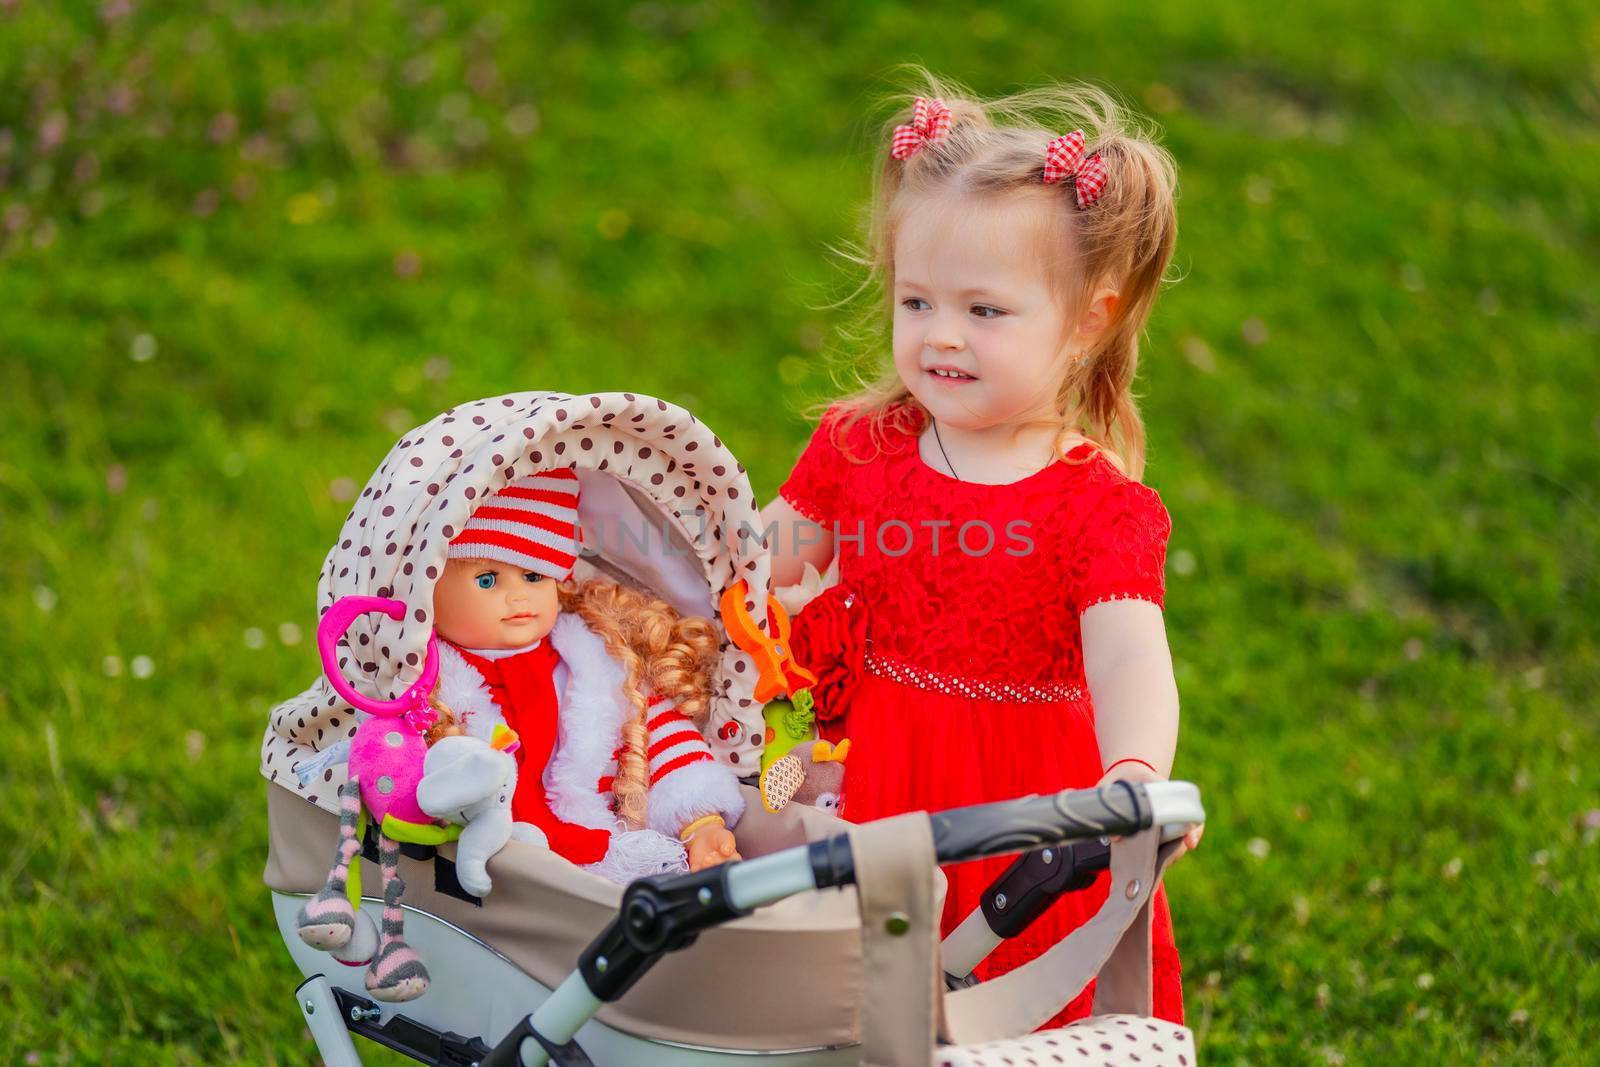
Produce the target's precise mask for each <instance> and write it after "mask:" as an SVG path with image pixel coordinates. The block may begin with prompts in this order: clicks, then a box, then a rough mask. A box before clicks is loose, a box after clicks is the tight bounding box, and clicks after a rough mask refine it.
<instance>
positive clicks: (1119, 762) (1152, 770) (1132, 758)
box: [1101, 756, 1161, 778]
mask: <svg viewBox="0 0 1600 1067" xmlns="http://www.w3.org/2000/svg"><path fill="white" fill-rule="evenodd" d="M1124 763H1143V764H1144V765H1145V766H1146V767H1149V768H1150V773H1151V774H1153V775H1155V776H1157V777H1158V778H1159V777H1160V776H1161V772H1160V771H1158V770H1156V768H1155V764H1153V763H1150V762H1148V761H1146V760H1142V759H1140V758H1139V757H1137V756H1124V757H1122V758H1121V759H1119V760H1117V762H1116V763H1113V764H1112V765H1111V766H1110V767H1107V768H1106V769H1105V770H1104V771H1103V772H1101V773H1102V775H1106V774H1110V773H1111V772H1112V771H1113V770H1115V769H1116V768H1117V767H1119V766H1121V765H1122V764H1124Z"/></svg>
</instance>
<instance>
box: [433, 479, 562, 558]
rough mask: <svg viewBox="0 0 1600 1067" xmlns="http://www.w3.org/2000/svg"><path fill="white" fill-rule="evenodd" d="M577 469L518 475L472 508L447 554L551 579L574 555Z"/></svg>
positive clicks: (451, 556) (450, 556)
mask: <svg viewBox="0 0 1600 1067" xmlns="http://www.w3.org/2000/svg"><path fill="white" fill-rule="evenodd" d="M579 543H580V539H579V536H578V472H577V471H574V470H571V469H570V468H568V469H562V470H552V471H541V472H540V473H538V474H530V475H528V477H526V478H518V479H517V480H516V481H514V482H511V483H510V484H508V485H507V486H505V488H503V489H501V490H500V491H499V492H497V493H495V494H494V495H493V496H491V497H489V498H488V499H487V500H485V501H484V502H483V504H482V505H481V506H479V508H478V510H476V511H474V512H473V513H472V518H470V519H468V520H467V525H466V527H465V528H464V529H463V530H462V531H461V532H460V533H459V534H457V535H456V537H455V539H454V540H452V541H451V542H450V550H449V552H448V556H449V558H450V559H493V560H498V561H500V562H501V563H509V564H511V565H512V566H515V567H526V568H527V569H528V570H530V571H533V572H534V573H536V574H542V575H544V576H545V577H547V578H554V579H555V580H556V581H558V582H559V581H565V580H566V579H567V578H568V577H570V576H571V575H572V565H573V563H574V562H576V561H577V558H578V545H579Z"/></svg>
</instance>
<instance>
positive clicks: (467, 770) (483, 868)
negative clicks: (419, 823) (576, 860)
mask: <svg viewBox="0 0 1600 1067" xmlns="http://www.w3.org/2000/svg"><path fill="white" fill-rule="evenodd" d="M516 788H517V761H516V760H515V759H514V758H513V757H512V756H511V755H510V754H509V753H506V752H500V751H497V750H496V749H493V748H490V747H489V745H488V743H487V742H485V741H483V740H482V739H480V738H476V737H470V736H465V735H462V736H455V737H442V738H440V739H439V740H438V741H436V742H434V744H433V747H432V748H430V749H428V755H427V757H426V759H424V761H423V764H422V781H421V782H420V783H419V784H418V785H417V806H418V807H420V808H422V810H423V811H425V812H427V813H428V814H429V815H431V816H432V817H433V818H435V819H445V820H448V821H449V822H453V823H457V824H458V825H460V826H461V827H462V830H461V836H460V838H458V839H457V841H456V878H457V880H458V881H460V882H461V888H462V889H465V890H466V891H467V892H469V893H471V894H472V895H473V896H477V897H482V896H488V895H489V890H490V888H491V885H490V881H489V869H488V863H489V857H490V856H493V855H494V854H495V853H496V852H499V851H500V849H501V848H503V847H505V843H506V842H507V841H509V840H511V838H512V837H516V838H517V839H518V840H519V841H528V842H530V843H532V844H536V845H544V844H546V841H545V837H544V834H543V833H541V832H540V831H539V829H538V828H537V827H534V826H532V825H530V824H528V823H517V824H516V825H515V826H513V825H512V821H511V794H512V793H513V792H515V790H516Z"/></svg>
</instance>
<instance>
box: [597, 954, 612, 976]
mask: <svg viewBox="0 0 1600 1067" xmlns="http://www.w3.org/2000/svg"><path fill="white" fill-rule="evenodd" d="M609 966H611V961H610V960H608V959H606V958H605V957H604V956H596V957H595V958H594V969H595V970H597V971H599V972H600V973H601V974H605V973H606V968H607V967H609Z"/></svg>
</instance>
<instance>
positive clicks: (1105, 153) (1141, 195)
mask: <svg viewBox="0 0 1600 1067" xmlns="http://www.w3.org/2000/svg"><path fill="white" fill-rule="evenodd" d="M915 74H916V77H917V79H918V80H919V81H920V83H921V84H920V85H919V87H918V88H917V89H916V90H915V92H913V93H910V94H907V96H906V97H905V99H904V101H903V104H904V106H902V107H900V108H899V110H898V112H897V113H896V114H895V115H894V116H893V117H892V118H891V119H890V120H889V121H888V122H886V123H885V124H884V127H883V130H882V134H881V136H880V139H879V142H878V143H879V145H880V146H881V150H882V153H883V166H882V168H881V169H880V170H879V172H878V175H877V179H876V182H875V186H874V191H873V197H872V202H871V210H870V213H869V215H868V218H867V223H866V234H865V242H864V246H863V247H862V248H860V249H858V250H857V251H855V252H854V253H848V254H849V255H850V258H851V259H853V260H854V261H855V262H856V263H857V264H859V265H860V266H861V267H863V268H864V269H865V270H866V277H865V278H864V279H863V280H862V282H861V284H860V285H859V286H858V288H857V289H856V291H855V293H854V294H853V298H859V297H862V296H866V297H868V307H867V308H866V316H865V317H864V324H865V325H866V326H867V329H866V330H865V331H862V333H865V334H866V335H867V336H870V337H871V339H872V340H873V341H874V342H875V345H874V348H875V349H876V350H877V351H879V352H881V351H882V350H883V348H884V347H885V346H884V344H883V342H884V339H885V334H886V332H887V331H886V326H885V324H886V322H887V320H888V318H889V317H892V314H893V302H894V243H895V236H896V232H897V230H898V227H899V224H900V221H901V219H902V218H903V217H904V214H905V210H906V207H907V205H909V204H910V203H911V202H913V200H914V199H915V198H918V197H930V196H938V195H948V194H951V193H960V194H963V195H969V196H979V197H1003V196H1020V195H1028V196H1036V197H1039V198H1041V199H1042V200H1043V202H1044V203H1045V204H1046V206H1047V209H1048V210H1046V211H1045V212H1044V215H1043V217H1044V218H1045V219H1046V220H1047V221H1046V223H1045V226H1044V228H1043V229H1042V230H1041V232H1040V233H1039V234H1038V238H1039V244H1038V246H1037V247H1038V249H1039V250H1040V251H1041V252H1042V256H1041V262H1042V264H1043V267H1044V269H1045V270H1046V271H1047V272H1048V273H1049V275H1050V280H1051V281H1052V283H1053V284H1054V285H1055V286H1056V288H1057V292H1058V298H1059V299H1060V301H1061V306H1062V307H1063V308H1065V309H1066V310H1067V312H1068V321H1069V322H1076V321H1077V320H1078V318H1079V317H1080V316H1081V315H1082V313H1083V311H1084V310H1085V309H1086V307H1087V305H1088V302H1089V300H1090V298H1091V297H1092V295H1093V294H1094V292H1095V291H1096V290H1097V289H1099V288H1101V287H1108V288H1111V289H1115V290H1116V291H1117V294H1118V295H1117V299H1116V304H1115V306H1114V308H1113V309H1112V314H1111V318H1110V320H1109V322H1108V323H1107V324H1106V327H1105V328H1104V329H1103V330H1101V331H1100V332H1099V334H1098V335H1097V336H1096V337H1095V338H1094V340H1093V342H1092V343H1091V344H1090V345H1089V346H1088V347H1087V348H1085V349H1084V351H1083V352H1082V353H1081V355H1080V357H1079V358H1078V359H1075V360H1073V361H1072V362H1070V363H1069V364H1068V367H1067V370H1066V372H1065V374H1064V375H1063V376H1062V380H1061V381H1060V382H1059V383H1057V388H1056V396H1055V406H1056V411H1057V414H1058V416H1059V419H1060V432H1059V434H1058V436H1057V441H1056V444H1057V450H1058V452H1065V450H1066V448H1067V447H1069V445H1070V443H1071V442H1073V441H1074V440H1077V439H1087V440H1088V441H1089V442H1091V443H1093V444H1094V445H1096V446H1097V447H1098V448H1099V449H1100V450H1101V451H1103V452H1105V453H1106V454H1107V455H1108V458H1110V459H1111V460H1112V461H1113V462H1114V463H1116V464H1117V465H1118V466H1119V467H1121V468H1122V469H1123V471H1124V472H1125V473H1127V474H1128V475H1129V476H1130V477H1132V478H1135V479H1137V478H1139V477H1141V476H1142V475H1143V472H1144V458H1145V437H1144V424H1143V423H1142V422H1141V420H1140V418H1139V409H1138V405H1137V404H1136V403H1135V401H1134V395H1133V379H1134V375H1135V373H1136V372H1137V370H1138V364H1139V335H1140V333H1141V332H1142V330H1143V329H1144V325H1145V323H1146V321H1147V320H1148V319H1149V317H1150V310H1151V308H1152V306H1153V305H1154V304H1155V299H1156V296H1157V294H1158V293H1159V291H1160V287H1161V282H1162V278H1163V276H1164V275H1165V273H1166V270H1167V266H1168V264H1169V263H1170V262H1171V260H1172V250H1173V245H1174V243H1175V241H1176V238H1177V230H1178V220H1177V209H1176V195H1177V193H1176V190H1177V167H1176V165H1175V164H1174V163H1173V161H1172V157H1171V156H1170V155H1168V153H1167V152H1166V150H1165V149H1163V148H1162V147H1161V146H1160V145H1158V144H1156V143H1155V139H1154V138H1155V133H1154V131H1153V130H1151V129H1148V128H1146V127H1145V126H1143V125H1141V124H1139V123H1138V122H1137V120H1136V119H1135V118H1134V117H1133V116H1131V115H1130V114H1129V112H1128V111H1127V109H1126V108H1124V107H1123V105H1122V104H1120V103H1119V102H1118V101H1117V99H1116V98H1114V97H1113V96H1112V95H1111V94H1109V93H1108V92H1106V91H1105V90H1103V89H1099V88H1096V87H1094V86H1091V85H1084V84H1062V85H1052V86H1049V87H1046V88H1042V89H1033V90H1029V91H1027V92H1023V93H1018V94H1016V95H1013V96H1007V97H1003V98H1001V99H997V100H989V101H984V100H978V99H976V98H975V97H974V96H973V95H972V94H971V93H969V92H968V91H967V90H965V89H963V88H961V87H960V86H958V85H954V84H951V83H949V82H942V81H940V80H939V79H937V78H935V77H934V76H933V75H932V74H930V73H928V72H927V71H925V70H921V69H917V70H916V71H915ZM917 96H921V97H926V98H929V99H933V98H937V99H940V100H942V101H943V102H944V105H945V106H946V107H948V108H949V109H950V113H951V120H952V121H951V126H950V130H949V133H948V134H947V135H946V136H944V137H943V138H941V139H939V140H937V141H932V142H926V143H924V144H923V145H922V147H921V148H920V150H918V151H916V152H914V153H912V154H911V155H910V156H909V157H907V158H906V159H904V160H897V159H894V158H893V157H891V156H890V154H889V145H890V141H891V138H892V136H893V128H894V127H895V126H896V125H909V124H910V123H911V121H912V102H913V99H914V98H915V97H917ZM1075 129H1081V130H1083V131H1084V137H1085V151H1084V158H1086V159H1087V158H1088V157H1090V156H1092V155H1095V154H1097V153H1098V154H1099V155H1100V157H1101V158H1102V159H1103V160H1104V161H1105V169H1106V182H1105V186H1104V188H1103V189H1102V190H1101V191H1100V195H1099V197H1098V198H1097V199H1096V200H1095V201H1094V203H1093V204H1091V205H1090V206H1089V207H1088V208H1086V209H1082V210H1080V209H1079V208H1078V206H1077V200H1076V192H1075V190H1074V188H1073V183H1072V182H1071V181H1063V182H1061V183H1059V184H1056V185H1045V184H1044V181H1043V172H1044V164H1045V146H1046V145H1047V144H1048V143H1049V142H1050V141H1051V140H1052V139H1054V138H1055V137H1057V136H1060V135H1062V134H1066V133H1069V132H1070V131H1072V130H1075ZM885 310H887V311H888V312H889V316H885V314H884V311H885ZM857 336H858V337H859V336H861V334H860V333H858V334H857ZM858 386H859V387H858V388H857V390H856V391H855V392H854V393H852V394H851V395H849V396H848V397H846V398H845V399H844V401H843V402H842V406H843V409H844V417H843V418H842V419H840V420H839V422H838V424H837V425H836V431H835V432H836V433H837V434H839V438H838V439H839V441H840V443H841V444H842V443H843V434H844V432H845V431H846V430H847V429H848V427H849V426H850V425H852V424H854V423H855V422H857V421H858V420H861V419H867V420H868V421H869V425H870V427H871V430H872V436H873V438H874V440H877V441H880V442H881V440H882V435H883V433H884V431H885V429H887V428H888V421H889V419H890V417H891V411H892V410H898V411H901V412H904V411H905V410H906V407H905V405H907V404H909V407H910V408H911V409H913V410H920V408H921V405H919V404H917V403H916V401H915V399H913V398H912V397H911V393H910V390H908V389H907V388H906V386H905V384H904V383H903V382H902V381H900V378H899V375H898V374H897V373H896V372H895V369H894V366H893V364H892V362H891V363H890V365H889V366H887V367H886V368H883V369H881V370H880V371H879V373H878V374H877V375H876V377H873V378H870V379H861V378H858ZM922 414H924V415H926V412H922ZM899 428H901V429H903V428H904V424H901V425H900V427H899Z"/></svg>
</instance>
